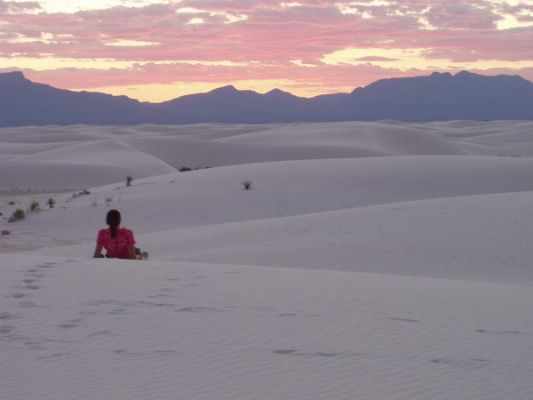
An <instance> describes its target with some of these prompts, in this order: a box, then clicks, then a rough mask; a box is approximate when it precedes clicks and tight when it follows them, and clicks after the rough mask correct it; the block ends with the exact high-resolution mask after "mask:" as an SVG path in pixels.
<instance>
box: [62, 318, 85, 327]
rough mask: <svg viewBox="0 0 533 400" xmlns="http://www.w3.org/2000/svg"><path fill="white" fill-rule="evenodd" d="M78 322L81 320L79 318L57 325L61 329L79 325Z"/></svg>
mask: <svg viewBox="0 0 533 400" xmlns="http://www.w3.org/2000/svg"><path fill="white" fill-rule="evenodd" d="M80 322H82V320H81V319H71V320H68V321H65V322H63V323H62V324H61V325H59V327H61V328H63V329H72V328H77V327H78V326H80Z"/></svg>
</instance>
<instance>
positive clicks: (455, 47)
mask: <svg viewBox="0 0 533 400" xmlns="http://www.w3.org/2000/svg"><path fill="white" fill-rule="evenodd" d="M465 69H466V70H470V71H473V72H478V73H483V74H487V75H495V74H500V73H505V74H519V75H522V76H523V77H525V78H526V79H529V80H533V0H522V1H520V0H507V1H503V0H472V1H450V0H435V1H420V0H370V1H347V0H332V1H325V0H299V1H286V2H283V1H272V0H268V1H267V0H83V1H82V0H35V1H25V0H24V1H22V0H0V72H3V71H12V70H22V71H24V73H25V74H26V76H27V77H28V78H29V79H31V80H33V81H37V82H43V83H48V84H51V85H53V86H56V87H60V88H65V89H74V90H81V89H86V90H91V91H101V92H106V93H112V94H126V95H128V96H130V97H133V98H136V99H139V100H145V101H162V100H167V99H171V98H175V97H179V96H181V95H184V94H188V93H194V92H205V91H208V90H211V89H213V88H216V87H219V86H223V85H228V84H233V85H235V86H236V87H237V88H239V89H253V90H256V91H259V92H266V91H268V90H270V89H273V88H280V89H283V90H287V91H290V92H291V93H293V94H296V95H300V96H306V97H310V96H314V95H317V94H323V93H333V92H347V91H351V90H353V89H354V88H355V87H358V86H364V85H367V84H369V83H371V82H373V81H375V80H377V79H381V78H391V77H399V76H415V75H427V74H429V73H431V72H433V71H440V72H444V71H449V72H457V71H460V70H465Z"/></svg>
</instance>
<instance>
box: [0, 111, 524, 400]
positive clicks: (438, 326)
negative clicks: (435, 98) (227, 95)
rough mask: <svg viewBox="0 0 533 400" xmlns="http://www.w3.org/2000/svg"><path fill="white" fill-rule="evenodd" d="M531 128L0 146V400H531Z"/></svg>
mask: <svg viewBox="0 0 533 400" xmlns="http://www.w3.org/2000/svg"><path fill="white" fill-rule="evenodd" d="M532 131H533V122H524V121H496V122H472V121H452V122H437V123H428V124H408V123H402V122H398V121H382V122H372V123H364V122H350V123H334V124H275V125H222V124H201V125H190V126H157V125H141V126H133V127H121V126H84V125H78V126H69V127H58V126H48V127H21V128H6V129H1V130H0V212H1V213H2V214H3V216H2V217H1V220H0V230H7V231H9V234H6V235H2V236H0V265H1V267H0V297H1V299H2V300H1V303H0V305H1V306H0V367H1V368H0V388H2V389H1V393H2V394H1V396H0V398H2V399H3V398H5V399H9V400H22V399H24V400H27V399H37V398H38V399H45V400H48V399H49V400H70V399H82V400H93V399H94V400H96V399H98V400H100V399H113V400H115V399H117V400H122V399H124V400H126V399H127V400H137V399H139V400H141V399H143V400H144V399H158V400H159V399H169V400H170V399H187V400H193V399H197V400H200V399H217V400H224V399H228V400H230V399H231V400H237V399H262V400H266V399H272V400H274V399H275V400H278V399H279V400H282V399H283V400H286V399H291V400H292V399H302V400H311V399H317V400H318V399H332V400H344V399H346V400H348V399H350V400H352V399H358V400H359V399H362V400H382V399H397V400H404V399H405V400H412V399H432V400H440V399H450V400H451V399H454V400H457V399H469V400H502V399H506V400H515V399H516V400H524V399H529V398H533V383H532V382H531V376H533V362H532V361H531V360H532V359H533V314H532V313H531V304H533V290H532V286H533V268H532V267H531V260H533V246H531V240H532V238H533V224H531V222H530V215H531V207H532V206H531V205H532V204H533V202H532V200H533V173H532V172H533V136H532ZM184 167H186V168H187V169H191V170H190V171H186V172H180V169H183V168H184ZM128 176H131V177H132V178H133V181H132V185H131V186H127V185H126V177H128ZM246 181H248V182H251V187H250V189H249V190H246V189H245V187H244V184H243V182H246ZM49 198H53V199H54V202H55V204H54V208H49V207H48V205H47V201H48V199H49ZM32 202H38V203H39V205H40V210H39V211H36V212H31V211H30V205H31V203H32ZM111 208H117V209H119V210H120V211H121V212H122V215H123V221H124V225H125V226H126V227H128V228H131V229H133V230H134V232H135V235H136V239H137V243H138V245H139V246H140V247H141V248H143V249H145V250H148V251H149V252H150V254H151V256H150V260H149V261H146V262H141V261H133V260H132V261H130V260H107V259H106V260H101V259H98V260H97V259H92V258H91V255H92V252H93V249H94V242H95V238H96V234H97V231H98V229H100V228H102V227H104V225H105V224H104V220H105V214H106V213H107V211H108V210H109V209H111ZM16 209H23V210H24V211H25V213H26V218H25V219H23V220H21V221H17V222H11V223H10V222H8V219H9V217H10V215H12V213H13V212H14V211H15V210H16Z"/></svg>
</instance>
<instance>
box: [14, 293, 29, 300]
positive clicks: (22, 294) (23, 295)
mask: <svg viewBox="0 0 533 400" xmlns="http://www.w3.org/2000/svg"><path fill="white" fill-rule="evenodd" d="M26 296H27V294H24V293H13V294H12V295H10V297H13V298H14V299H22V298H23V297H26Z"/></svg>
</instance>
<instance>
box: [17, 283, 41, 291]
mask: <svg viewBox="0 0 533 400" xmlns="http://www.w3.org/2000/svg"><path fill="white" fill-rule="evenodd" d="M40 288H41V287H40V286H39V285H35V284H29V285H24V286H20V285H19V286H17V289H21V290H38V289H40Z"/></svg>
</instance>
